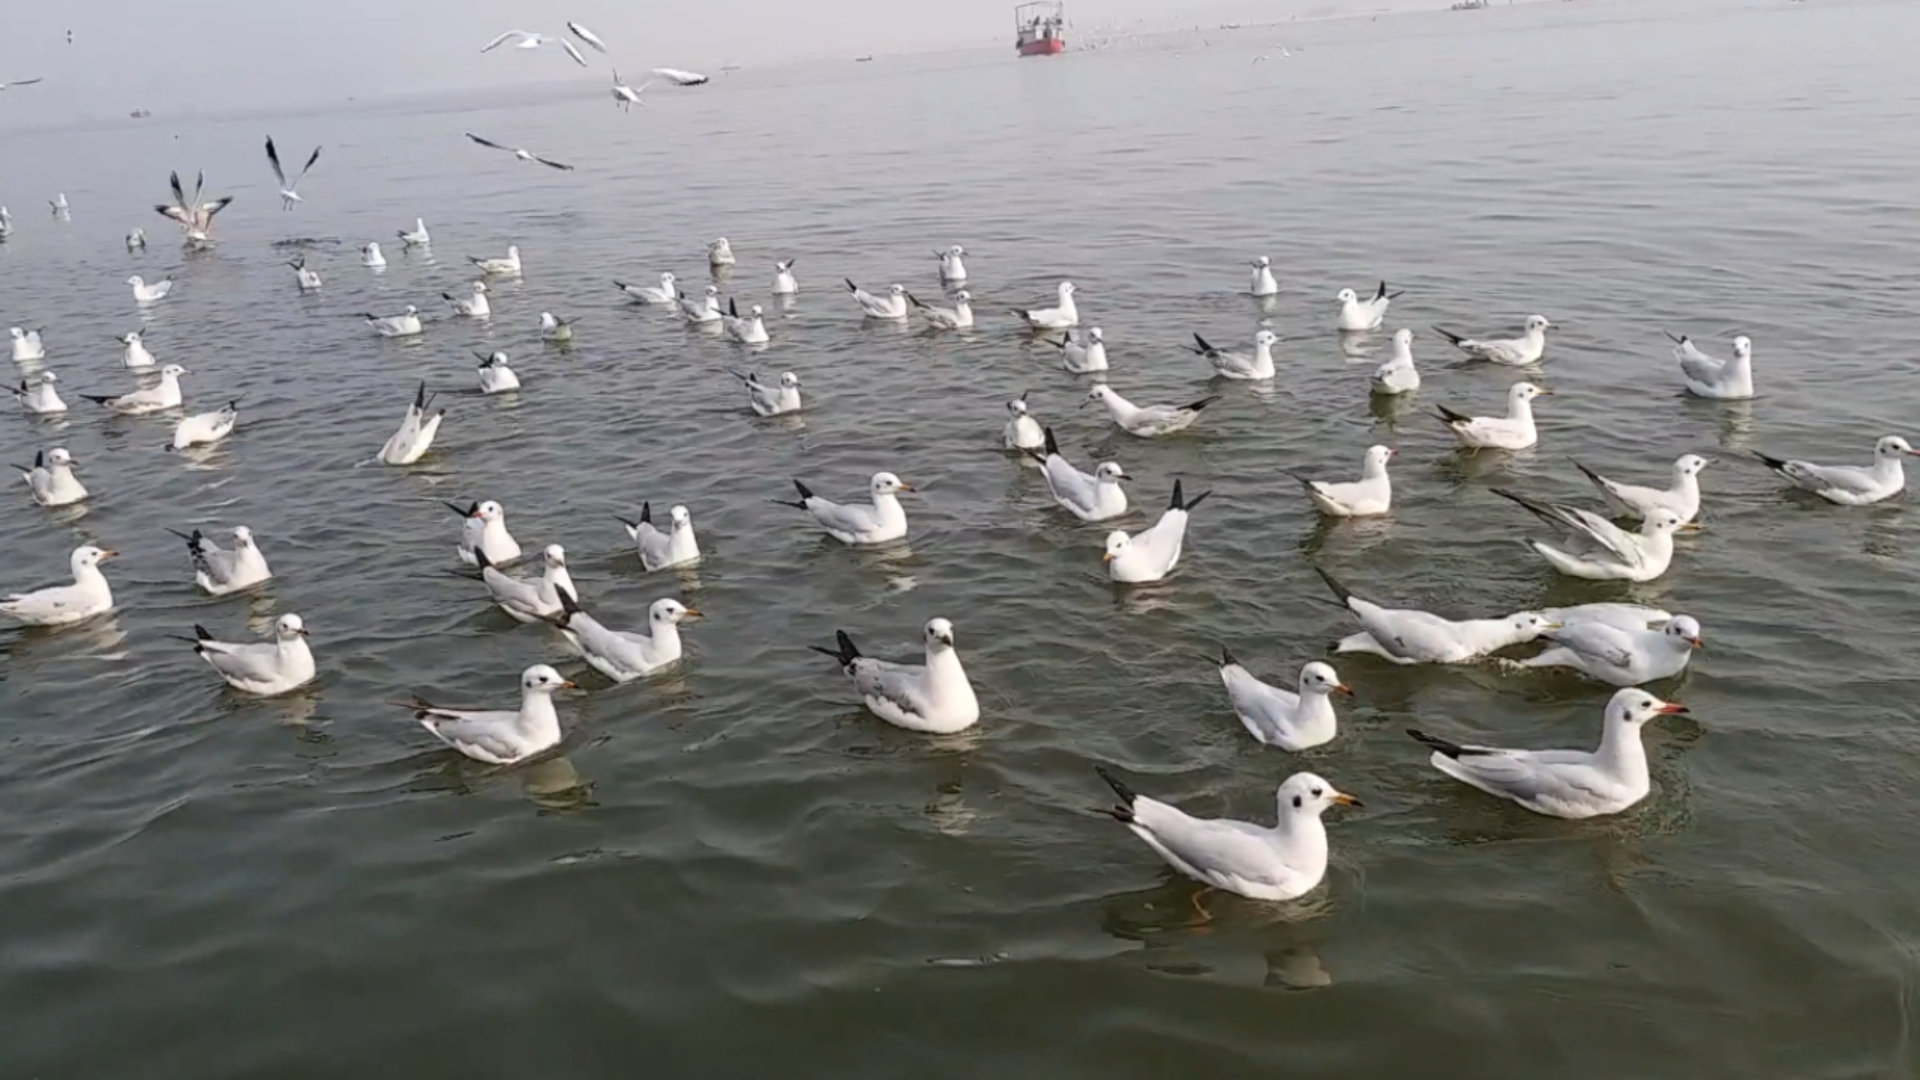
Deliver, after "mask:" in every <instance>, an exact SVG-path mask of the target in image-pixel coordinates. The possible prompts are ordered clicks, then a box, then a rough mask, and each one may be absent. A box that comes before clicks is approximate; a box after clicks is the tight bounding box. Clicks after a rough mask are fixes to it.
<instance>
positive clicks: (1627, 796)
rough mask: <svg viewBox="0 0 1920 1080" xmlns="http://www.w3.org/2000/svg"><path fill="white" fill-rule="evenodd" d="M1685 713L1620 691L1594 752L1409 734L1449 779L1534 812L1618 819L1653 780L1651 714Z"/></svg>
mask: <svg viewBox="0 0 1920 1080" xmlns="http://www.w3.org/2000/svg"><path fill="white" fill-rule="evenodd" d="M1686 711H1687V707H1686V706H1685V705H1681V704H1678V703H1676V702H1670V701H1661V700H1660V699H1659V698H1657V697H1654V696H1653V695H1652V694H1649V693H1647V692H1646V691H1644V690H1635V689H1632V688H1628V689H1625V690H1621V691H1619V692H1618V693H1616V694H1614V695H1613V700H1611V701H1609V702H1607V712H1606V726H1605V727H1603V728H1601V731H1600V748H1599V749H1598V750H1595V751H1592V752H1591V753H1589V752H1588V751H1585V750H1501V749H1497V748H1495V747H1491V746H1471V745H1463V744H1460V743H1453V742H1448V741H1447V740H1445V739H1440V738H1435V737H1434V736H1432V735H1428V734H1426V733H1425V732H1422V731H1419V730H1417V729H1413V728H1409V729H1407V734H1408V735H1411V736H1413V738H1414V739H1415V740H1416V741H1418V742H1419V743H1420V744H1421V745H1423V746H1427V747H1430V748H1432V750H1433V759H1432V760H1433V767H1434V768H1436V769H1439V770H1440V771H1441V772H1443V773H1446V774H1447V775H1448V776H1451V777H1453V778H1454V779H1455V780H1458V781H1460V782H1461V783H1464V784H1468V785H1470V786H1472V787H1476V788H1479V789H1480V790H1481V791H1484V792H1486V793H1487V794H1489V795H1494V796H1497V797H1499V798H1502V799H1507V800H1510V801H1512V802H1516V803H1519V804H1520V805H1521V806H1524V807H1526V808H1527V809H1528V810H1531V811H1533V812H1534V813H1536V814H1545V815H1546V816H1548V817H1557V818H1569V819H1574V820H1578V819H1580V818H1590V817H1597V816H1599V815H1602V814H1617V813H1619V812H1620V811H1622V810H1625V809H1627V808H1628V807H1630V806H1632V805H1633V804H1634V803H1637V802H1639V801H1640V800H1641V799H1644V798H1646V797H1647V793H1648V792H1650V791H1652V790H1653V783H1652V780H1651V778H1649V776H1648V775H1647V751H1646V748H1645V747H1644V746H1642V745H1641V743H1640V729H1641V727H1642V726H1643V725H1644V724H1646V722H1647V721H1649V720H1652V719H1653V718H1655V717H1658V716H1673V715H1676V714H1683V713H1685V712H1686Z"/></svg>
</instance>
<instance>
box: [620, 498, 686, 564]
mask: <svg viewBox="0 0 1920 1080" xmlns="http://www.w3.org/2000/svg"><path fill="white" fill-rule="evenodd" d="M618 520H619V522H620V524H622V525H624V526H626V528H627V537H628V538H629V539H631V540H632V541H633V545H634V547H635V548H637V549H638V550H639V552H640V565H641V566H642V567H644V568H646V569H647V570H648V571H649V572H651V571H654V570H665V569H668V568H669V567H676V566H693V565H695V564H697V563H698V562H699V561H700V541H699V539H698V538H697V537H696V536H695V535H694V532H693V515H692V514H690V513H688V512H687V508H686V507H684V506H676V507H674V508H673V509H671V510H669V511H667V522H668V524H667V529H666V531H665V532H662V531H661V530H660V529H658V528H656V527H655V526H654V524H653V504H652V503H641V504H640V517H639V520H637V521H629V520H627V519H626V518H619V519H618Z"/></svg>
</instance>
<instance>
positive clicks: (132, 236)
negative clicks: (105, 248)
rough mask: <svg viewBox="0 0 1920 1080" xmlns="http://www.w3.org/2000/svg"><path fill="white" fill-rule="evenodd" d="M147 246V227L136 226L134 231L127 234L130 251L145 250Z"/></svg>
mask: <svg viewBox="0 0 1920 1080" xmlns="http://www.w3.org/2000/svg"><path fill="white" fill-rule="evenodd" d="M146 247H147V231H146V230H145V229H141V228H138V227H136V228H135V229H134V230H133V231H132V232H130V233H128V234H127V250H128V251H145V250H146Z"/></svg>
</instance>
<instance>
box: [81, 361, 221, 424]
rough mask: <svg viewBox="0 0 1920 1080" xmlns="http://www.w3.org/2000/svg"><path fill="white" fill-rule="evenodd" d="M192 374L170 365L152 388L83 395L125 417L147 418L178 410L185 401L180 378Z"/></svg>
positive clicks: (175, 365)
mask: <svg viewBox="0 0 1920 1080" xmlns="http://www.w3.org/2000/svg"><path fill="white" fill-rule="evenodd" d="M191 374H193V373H192V372H190V371H188V370H187V369H186V368H183V367H181V366H180V365H179V364H168V365H167V366H166V367H163V368H161V369H160V381H159V382H158V383H155V384H154V385H152V386H143V387H140V388H139V389H137V390H130V391H128V392H127V393H124V394H119V395H114V394H81V395H80V396H81V397H83V398H86V399H87V400H88V401H94V402H98V403H100V404H102V405H105V406H106V407H107V408H109V409H112V410H113V411H114V412H117V413H120V414H121V415H123V416H145V415H147V414H148V413H157V412H163V411H165V410H167V409H177V408H179V407H180V403H181V401H182V400H183V399H182V398H181V396H180V376H182V375H191Z"/></svg>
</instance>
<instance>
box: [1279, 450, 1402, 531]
mask: <svg viewBox="0 0 1920 1080" xmlns="http://www.w3.org/2000/svg"><path fill="white" fill-rule="evenodd" d="M1391 460H1393V447H1391V446H1369V447H1367V452H1366V454H1365V455H1364V456H1362V457H1361V459H1360V479H1358V480H1349V481H1344V482H1335V481H1330V480H1315V479H1312V478H1311V477H1308V476H1305V475H1303V474H1301V473H1297V472H1289V475H1290V476H1292V477H1293V478H1294V479H1295V480H1298V481H1300V484H1301V486H1302V487H1304V488H1306V489H1307V498H1309V499H1312V500H1313V505H1314V506H1316V507H1318V508H1319V510H1320V512H1321V513H1322V514H1325V515H1326V516H1328V517H1339V518H1349V517H1376V516H1378V515H1380V514H1384V513H1386V512H1387V511H1388V510H1389V509H1391V508H1392V506H1393V482H1392V481H1391V480H1389V479H1388V478H1387V462H1389V461H1391Z"/></svg>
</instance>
